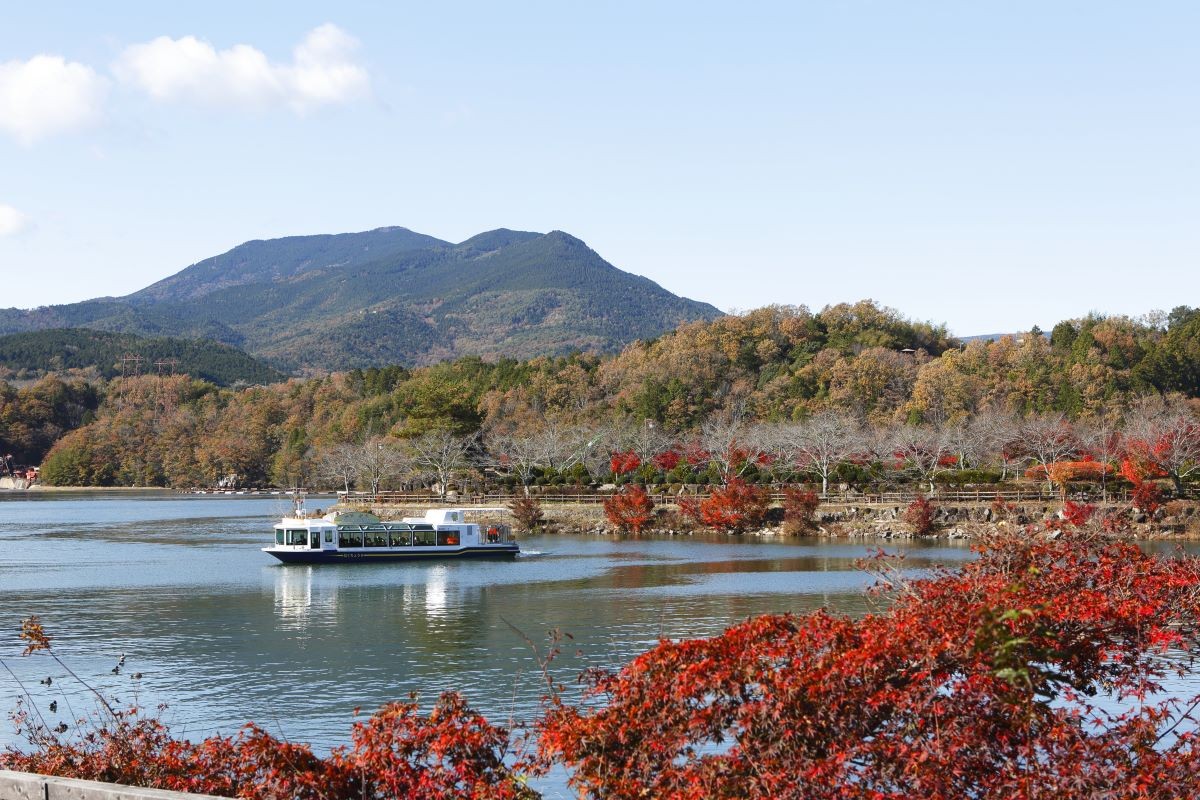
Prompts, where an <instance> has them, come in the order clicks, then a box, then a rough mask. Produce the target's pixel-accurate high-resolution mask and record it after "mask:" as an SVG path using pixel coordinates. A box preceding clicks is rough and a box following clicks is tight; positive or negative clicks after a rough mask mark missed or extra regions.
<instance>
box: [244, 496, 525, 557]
mask: <svg viewBox="0 0 1200 800" xmlns="http://www.w3.org/2000/svg"><path fill="white" fill-rule="evenodd" d="M466 514H467V512H466V510H464V509H460V508H453V509H450V508H439V509H431V510H429V511H427V512H425V515H424V516H422V517H405V518H403V519H401V520H399V521H395V522H391V521H384V520H381V519H380V518H379V517H378V516H376V515H375V514H372V513H370V512H365V511H341V512H331V513H329V514H326V515H325V516H314V517H309V516H308V515H306V514H305V513H304V511H303V510H302V509H299V508H298V509H297V511H296V512H295V513H294V514H293V515H291V516H287V517H284V518H283V519H282V520H280V521H279V522H278V523H276V524H275V545H274V547H267V548H263V549H264V550H266V552H268V553H271V554H272V555H274V556H276V557H278V558H280V559H281V560H296V559H294V558H285V556H298V555H300V554H301V553H304V552H309V553H314V554H315V553H327V554H330V555H334V554H344V555H363V556H374V555H384V554H392V555H396V556H402V555H405V554H408V555H418V554H431V553H439V552H440V553H448V554H458V553H467V552H473V553H486V552H512V553H515V552H516V550H517V545H516V543H515V541H514V540H513V537H512V531H511V529H510V528H509V527H508V526H507V525H498V524H488V525H480V524H479V523H475V522H467V521H466V519H465V517H466Z"/></svg>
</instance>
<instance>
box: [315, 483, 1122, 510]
mask: <svg viewBox="0 0 1200 800" xmlns="http://www.w3.org/2000/svg"><path fill="white" fill-rule="evenodd" d="M769 491H770V498H771V500H772V502H781V501H782V500H783V497H784V493H783V490H782V489H781V488H780V487H777V486H772V487H770V490H769ZM707 493H708V487H696V488H691V487H689V488H688V489H686V490H684V491H683V492H680V493H674V492H653V493H651V494H650V498H651V499H652V500H653V501H654V502H655V503H656V504H658V505H661V504H663V503H674V502H676V501H677V500H678V499H679V497H680V496H681V495H682V496H684V497H689V496H704V495H706V494H707ZM531 494H533V496H534V497H536V498H537V499H538V501H539V502H541V503H544V504H551V503H576V504H582V505H586V504H599V503H603V502H604V501H605V499H607V498H608V497H609V496H610V494H611V492H581V491H556V490H554V489H546V488H544V487H535V488H533V489H532V491H531ZM923 494H924V495H925V496H927V497H929V498H930V499H933V500H936V501H938V502H941V503H991V502H993V501H994V500H996V499H1000V500H1001V501H1003V502H1005V503H1023V502H1055V501H1061V500H1062V499H1063V497H1062V494H1061V493H1060V492H1047V491H1046V490H1045V489H1044V488H1032V487H1023V488H1017V489H999V490H997V489H940V488H939V489H938V490H937V491H936V492H933V493H932V494H931V493H928V492H925V493H923ZM917 495H918V493H917V492H915V491H902V492H900V491H897V492H866V493H857V492H831V493H829V494H827V495H822V496H821V502H822V503H825V504H828V505H898V504H906V503H911V502H912V501H913V500H915V499H916V497H917ZM519 496H520V494H519V493H516V492H480V493H470V492H462V493H458V494H451V495H450V496H448V497H447V498H441V497H439V496H438V495H436V494H433V493H427V492H377V493H372V492H338V501H339V502H340V503H344V504H347V505H354V504H356V503H362V504H374V505H395V506H405V505H409V506H428V505H433V504H440V505H448V506H457V505H462V506H496V507H500V506H504V505H507V504H508V503H510V502H512V501H513V500H514V499H516V498H517V497H519ZM1107 498H1108V500H1109V501H1111V502H1115V501H1122V502H1124V501H1127V500H1128V499H1129V497H1128V491H1127V490H1120V491H1115V492H1109V493H1108V494H1107ZM1068 499H1072V500H1086V501H1089V502H1096V501H1099V500H1101V496H1100V493H1099V492H1085V493H1074V494H1072V495H1070V496H1069V498H1068Z"/></svg>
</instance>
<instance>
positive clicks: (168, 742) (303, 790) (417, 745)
mask: <svg viewBox="0 0 1200 800" xmlns="http://www.w3.org/2000/svg"><path fill="white" fill-rule="evenodd" d="M17 721H18V723H19V724H20V725H21V726H23V727H24V728H25V730H26V731H27V732H28V733H29V738H30V741H31V742H32V743H33V744H34V745H35V747H34V748H33V749H32V750H31V751H29V752H17V751H11V750H10V751H8V752H6V753H4V754H3V755H0V767H2V768H4V769H12V770H19V771H22V772H36V773H40V774H43V775H60V776H66V777H74V778H83V779H85V780H98V781H105V782H109V783H123V784H129V785H133V786H144V787H149V788H158V789H171V790H175V791H185V792H192V793H197V794H215V795H220V796H222V797H243V798H289V799H291V798H296V799H300V798H304V799H306V800H307V799H308V798H311V799H312V800H342V799H343V798H344V800H385V798H397V797H405V798H413V799H414V800H450V798H513V799H517V798H534V797H537V794H536V793H535V792H533V791H532V790H530V789H529V788H527V787H526V786H525V785H524V783H523V781H521V780H520V779H519V777H518V776H517V774H516V773H515V772H514V771H513V770H512V769H511V768H510V767H509V766H506V764H505V761H504V757H505V754H506V753H507V749H508V746H509V733H508V731H507V730H505V729H504V728H497V727H494V726H492V725H491V724H490V723H488V722H487V720H485V719H484V718H483V717H482V716H480V715H479V714H477V713H475V712H474V711H472V710H471V709H470V708H469V707H468V706H467V705H466V703H465V702H464V701H463V699H462V698H461V697H460V696H459V695H457V694H454V693H446V694H443V695H442V696H441V697H439V698H438V700H437V703H436V704H435V705H434V707H433V708H432V710H431V711H430V712H429V714H428V716H423V715H421V714H419V713H418V711H417V704H416V702H414V701H412V700H410V701H406V702H401V703H389V704H388V705H386V706H384V707H383V708H381V709H379V711H377V712H376V713H375V714H374V715H372V716H371V717H370V718H368V719H367V720H366V721H363V722H357V723H355V724H354V726H353V728H352V730H351V742H352V744H351V745H350V747H340V748H335V749H334V751H333V752H332V753H331V754H330V755H329V756H328V757H324V758H323V757H320V756H317V755H315V754H314V753H313V752H312V750H311V749H310V748H309V747H307V746H305V745H299V744H292V743H290V742H285V741H282V740H280V739H277V738H275V737H274V736H272V735H270V734H269V733H267V732H266V731H265V730H263V729H262V728H260V727H258V726H256V725H247V726H246V727H245V728H243V729H242V730H241V731H240V732H239V733H238V734H236V735H235V736H211V737H209V738H207V739H204V740H202V741H200V742H195V743H193V742H190V741H187V740H184V739H178V738H175V737H174V736H173V735H172V734H171V732H170V730H169V729H168V728H167V726H166V725H164V724H163V723H162V722H161V721H159V720H158V719H155V718H151V717H143V716H141V715H140V714H139V713H138V712H137V710H135V709H130V710H121V711H116V712H114V713H112V714H111V715H109V716H108V717H107V719H106V720H105V721H104V722H103V723H102V724H100V725H99V726H98V727H96V728H94V729H92V730H89V731H88V732H87V733H86V734H85V735H84V736H82V737H81V738H69V737H64V736H60V735H59V734H58V733H56V732H54V731H50V730H47V729H45V728H44V727H41V726H38V725H37V724H36V723H34V722H33V721H32V719H31V718H30V717H29V716H28V713H27V712H25V711H21V712H18V714H17Z"/></svg>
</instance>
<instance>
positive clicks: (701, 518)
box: [679, 478, 771, 531]
mask: <svg viewBox="0 0 1200 800" xmlns="http://www.w3.org/2000/svg"><path fill="white" fill-rule="evenodd" d="M770 499H771V498H770V495H769V494H768V493H767V492H766V491H764V490H762V489H759V488H758V487H756V486H751V485H750V484H748V483H746V482H745V481H743V480H742V479H741V478H731V479H730V481H729V483H728V484H726V485H725V486H723V487H719V488H716V489H713V490H712V493H711V494H710V495H709V496H708V497H705V498H704V499H702V500H700V501H699V502H691V503H686V502H681V503H680V505H679V510H680V512H682V513H683V514H685V515H688V516H691V517H692V519H694V520H696V521H697V522H699V523H700V524H702V525H707V526H709V527H711V528H716V529H718V530H725V531H742V530H745V529H747V528H750V527H753V526H755V525H758V524H760V523H761V522H762V521H763V519H764V518H765V517H766V515H767V505H768V504H769V503H770Z"/></svg>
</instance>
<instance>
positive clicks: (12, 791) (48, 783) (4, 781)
mask: <svg viewBox="0 0 1200 800" xmlns="http://www.w3.org/2000/svg"><path fill="white" fill-rule="evenodd" d="M184 798H192V800H220V799H219V798H216V797H214V796H213V795H209V794H187V793H185V792H168V791H164V790H163V789H139V788H138V787H136V786H122V785H121V784H119V783H100V782H99V781H78V780H75V779H74V778H51V777H49V776H48V775H34V774H33V773H31V772H10V771H8V770H2V769H0V800H184Z"/></svg>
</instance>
